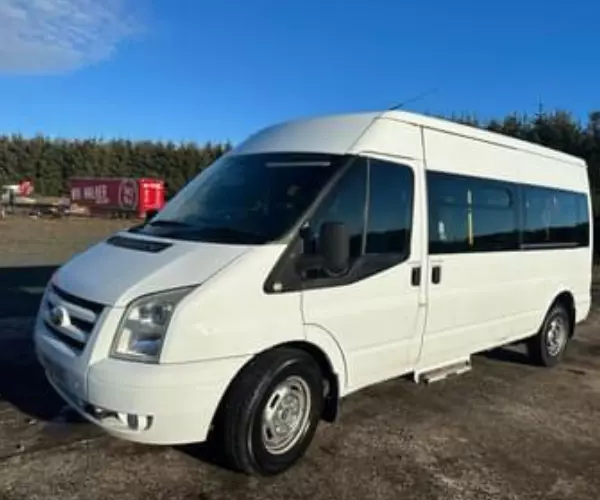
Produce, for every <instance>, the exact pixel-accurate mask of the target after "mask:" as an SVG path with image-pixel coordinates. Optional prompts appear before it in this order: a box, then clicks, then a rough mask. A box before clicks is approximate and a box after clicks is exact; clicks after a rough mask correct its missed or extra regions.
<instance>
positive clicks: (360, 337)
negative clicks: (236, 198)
mask: <svg viewBox="0 0 600 500" xmlns="http://www.w3.org/2000/svg"><path fill="white" fill-rule="evenodd" d="M415 167H416V162H415V163H411V162H406V161H405V160H403V162H402V163H397V162H396V161H394V160H383V159H375V158H364V157H359V158H358V159H357V160H356V161H355V162H354V163H353V165H352V166H351V167H350V168H349V169H348V170H347V171H346V173H345V174H344V175H343V176H342V177H341V178H340V180H339V181H338V183H337V184H336V186H335V187H334V188H333V190H332V191H331V192H330V193H329V194H328V196H327V197H326V198H325V199H324V201H323V203H322V205H321V206H320V208H319V209H318V210H317V211H316V213H315V214H314V216H313V217H312V218H311V220H310V221H309V227H310V234H311V236H310V238H309V242H308V244H305V253H309V254H310V253H311V252H314V253H316V254H318V253H319V241H318V235H319V230H320V227H321V226H322V225H323V224H324V223H330V222H334V223H340V222H341V223H343V224H344V225H345V228H346V230H347V233H348V238H349V246H350V262H349V269H348V270H347V272H345V273H344V274H341V275H337V276H332V275H331V274H330V273H327V271H326V270H320V272H318V273H314V274H312V275H308V276H305V277H304V278H303V284H302V288H303V314H304V321H305V323H306V324H307V325H311V326H313V327H314V326H316V327H318V328H321V329H324V330H326V331H327V332H328V333H329V334H330V335H331V336H332V337H334V339H335V341H336V342H337V344H338V345H339V346H340V347H341V348H342V351H343V352H344V356H345V359H346V363H347V370H348V384H349V387H348V389H349V390H356V389H359V388H361V387H364V386H366V385H370V384H372V383H377V382H379V381H382V380H386V379H389V378H393V377H395V376H398V375H400V374H402V373H405V372H408V371H411V370H412V369H413V368H414V366H415V364H416V361H417V358H418V355H419V352H420V347H421V338H422V333H423V328H424V320H425V314H426V308H425V300H424V297H425V295H424V289H422V287H423V286H424V280H423V279H422V278H421V276H427V274H426V273H425V272H423V271H424V270H422V265H423V246H422V244H421V231H420V230H419V229H420V228H421V225H422V219H421V218H422V213H421V210H420V207H421V201H422V200H421V194H420V193H421V191H420V190H419V189H417V187H416V186H419V185H420V184H421V182H422V181H421V178H420V175H421V174H422V171H421V169H418V168H415Z"/></svg>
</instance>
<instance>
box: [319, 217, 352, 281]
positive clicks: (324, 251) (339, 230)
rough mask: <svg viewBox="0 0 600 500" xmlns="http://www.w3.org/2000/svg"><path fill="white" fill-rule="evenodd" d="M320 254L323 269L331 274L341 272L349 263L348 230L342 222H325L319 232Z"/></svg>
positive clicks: (344, 270)
mask: <svg viewBox="0 0 600 500" xmlns="http://www.w3.org/2000/svg"><path fill="white" fill-rule="evenodd" d="M319 247H320V252H319V253H320V254H321V256H322V258H323V265H324V267H325V269H326V270H327V271H329V272H331V273H332V274H343V273H344V272H346V271H347V270H348V266H349V263H350V242H349V239H348V230H347V229H346V226H345V225H344V223H343V222H325V223H324V224H323V225H322V226H321V230H320V232H319Z"/></svg>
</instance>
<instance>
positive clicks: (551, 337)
mask: <svg viewBox="0 0 600 500" xmlns="http://www.w3.org/2000/svg"><path fill="white" fill-rule="evenodd" d="M566 341H567V328H566V326H565V322H564V320H563V318H561V317H556V318H554V319H552V321H550V324H549V325H548V331H547V333H546V350H547V351H548V354H549V355H550V356H552V357H554V356H557V355H558V354H559V353H560V351H561V350H562V349H563V347H564V345H565V343H566Z"/></svg>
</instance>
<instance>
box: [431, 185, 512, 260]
mask: <svg viewBox="0 0 600 500" xmlns="http://www.w3.org/2000/svg"><path fill="white" fill-rule="evenodd" d="M427 178H428V196H429V247H430V248H429V250H430V253H432V254H438V253H455V252H470V251H475V252H486V251H501V250H514V249H517V248H518V244H519V240H518V210H517V203H516V190H515V188H514V187H513V186H512V185H510V184H508V183H503V182H499V181H491V180H483V179H477V178H468V177H462V176H455V175H448V174H438V173H429V174H428V176H427Z"/></svg>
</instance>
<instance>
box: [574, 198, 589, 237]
mask: <svg viewBox="0 0 600 500" xmlns="http://www.w3.org/2000/svg"><path fill="white" fill-rule="evenodd" d="M575 197H576V199H577V233H576V239H577V244H578V245H579V246H582V247H587V246H589V245H590V213H589V207H588V199H587V196H586V195H584V194H580V193H577V194H575Z"/></svg>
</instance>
